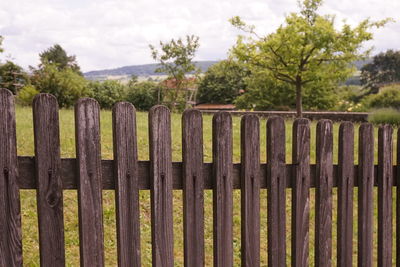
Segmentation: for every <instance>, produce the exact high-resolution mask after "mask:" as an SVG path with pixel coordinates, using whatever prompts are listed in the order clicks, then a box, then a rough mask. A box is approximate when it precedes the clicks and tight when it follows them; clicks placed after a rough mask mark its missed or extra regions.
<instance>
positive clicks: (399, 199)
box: [393, 128, 400, 267]
mask: <svg viewBox="0 0 400 267" xmlns="http://www.w3.org/2000/svg"><path fill="white" fill-rule="evenodd" d="M396 150H397V151H396V153H397V155H396V156H397V157H396V159H397V162H396V166H395V169H394V170H396V172H397V173H396V174H394V175H393V176H394V177H396V178H395V179H393V181H394V182H397V188H396V266H397V267H400V234H399V233H400V128H398V129H397V148H396Z"/></svg>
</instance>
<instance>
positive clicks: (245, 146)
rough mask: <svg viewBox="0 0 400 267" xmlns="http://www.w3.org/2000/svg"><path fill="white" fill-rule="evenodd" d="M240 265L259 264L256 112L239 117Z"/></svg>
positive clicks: (258, 133) (258, 131)
mask: <svg viewBox="0 0 400 267" xmlns="http://www.w3.org/2000/svg"><path fill="white" fill-rule="evenodd" d="M240 153H241V178H240V180H241V210H242V211H241V215H242V221H241V227H242V266H245V267H257V266H260V123H259V120H258V117H257V116H256V115H251V114H250V115H244V116H243V117H242V121H241V152H240Z"/></svg>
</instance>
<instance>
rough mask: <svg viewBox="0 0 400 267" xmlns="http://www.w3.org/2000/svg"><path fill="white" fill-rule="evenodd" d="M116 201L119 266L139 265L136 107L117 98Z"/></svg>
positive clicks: (115, 130) (115, 110) (114, 134)
mask: <svg viewBox="0 0 400 267" xmlns="http://www.w3.org/2000/svg"><path fill="white" fill-rule="evenodd" d="M112 116H113V141H114V146H113V147H114V173H115V204H116V211H117V212H116V213H117V214H116V215H117V245H118V265H119V266H132V267H139V266H141V262H140V221H139V214H140V210H139V177H138V168H139V166H138V156H137V141H136V140H137V139H136V111H135V108H134V107H133V105H132V104H130V103H126V102H120V103H117V104H115V106H114V108H113V111H112Z"/></svg>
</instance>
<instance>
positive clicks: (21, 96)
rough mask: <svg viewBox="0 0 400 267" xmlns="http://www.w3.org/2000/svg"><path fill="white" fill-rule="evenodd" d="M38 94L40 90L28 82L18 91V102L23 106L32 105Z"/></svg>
mask: <svg viewBox="0 0 400 267" xmlns="http://www.w3.org/2000/svg"><path fill="white" fill-rule="evenodd" d="M37 94H39V91H38V90H36V88H35V87H34V86H33V85H31V84H27V85H25V86H24V87H22V88H21V90H19V91H18V95H17V102H18V104H20V105H23V106H30V105H32V101H33V98H34V97H35V95H37Z"/></svg>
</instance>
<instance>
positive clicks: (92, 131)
mask: <svg viewBox="0 0 400 267" xmlns="http://www.w3.org/2000/svg"><path fill="white" fill-rule="evenodd" d="M75 127H76V128H75V130H76V156H77V163H78V207H79V238H80V256H81V266H104V241H103V239H104V237H103V235H104V234H103V208H102V179H101V153H100V107H99V104H98V103H97V101H95V100H94V99H91V98H82V99H80V100H79V101H78V102H77V104H76V105H75Z"/></svg>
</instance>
